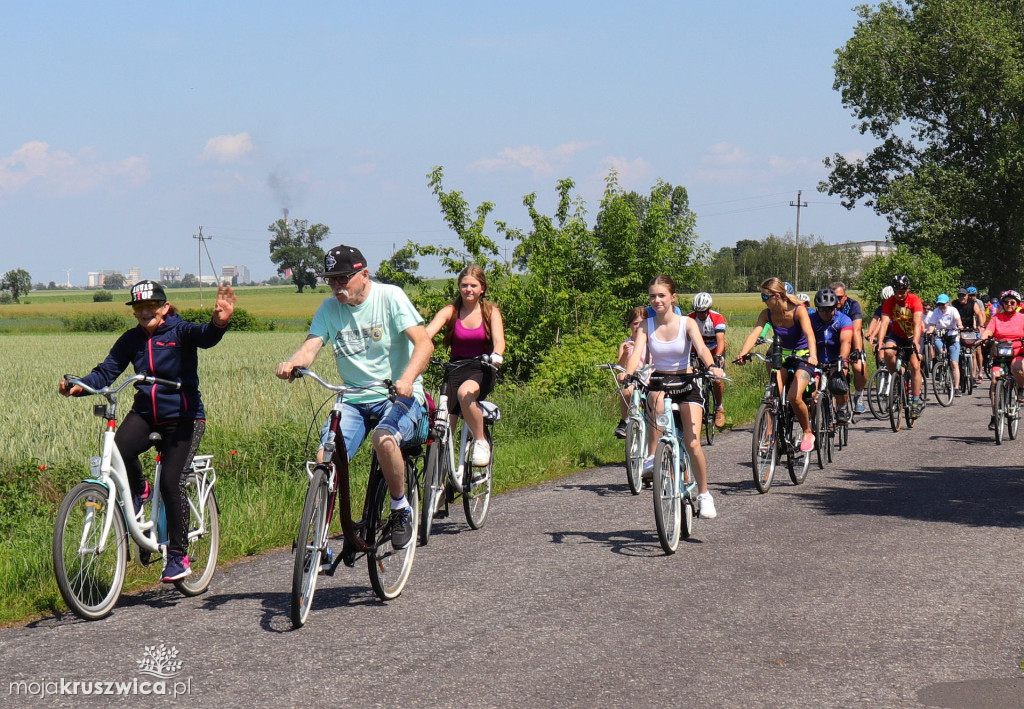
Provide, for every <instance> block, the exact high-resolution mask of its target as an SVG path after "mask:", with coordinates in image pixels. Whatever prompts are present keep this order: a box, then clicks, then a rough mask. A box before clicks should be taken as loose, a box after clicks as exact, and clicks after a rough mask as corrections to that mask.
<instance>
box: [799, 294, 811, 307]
mask: <svg viewBox="0 0 1024 709" xmlns="http://www.w3.org/2000/svg"><path fill="white" fill-rule="evenodd" d="M796 298H797V300H799V301H800V302H801V303H802V304H803V306H804V307H805V308H810V307H811V296H809V295H807V294H806V293H798V294H797V296H796Z"/></svg>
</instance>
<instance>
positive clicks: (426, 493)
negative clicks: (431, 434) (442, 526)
mask: <svg viewBox="0 0 1024 709" xmlns="http://www.w3.org/2000/svg"><path fill="white" fill-rule="evenodd" d="M447 466H448V448H447V443H446V441H445V440H444V439H439V440H436V441H434V442H433V443H431V444H430V451H429V452H428V453H427V464H426V467H425V468H424V469H423V507H422V509H421V510H420V526H419V536H420V546H426V545H427V542H428V541H429V540H430V530H431V528H432V527H433V526H434V515H436V514H437V511H438V509H439V508H440V506H441V500H442V498H443V497H444V481H445V476H446V475H447V471H446V470H445V468H447Z"/></svg>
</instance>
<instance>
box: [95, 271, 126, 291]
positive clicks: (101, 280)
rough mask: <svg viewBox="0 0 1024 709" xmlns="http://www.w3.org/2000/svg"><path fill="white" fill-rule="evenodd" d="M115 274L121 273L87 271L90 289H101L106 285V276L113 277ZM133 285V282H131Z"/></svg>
mask: <svg viewBox="0 0 1024 709" xmlns="http://www.w3.org/2000/svg"><path fill="white" fill-rule="evenodd" d="M115 273H117V274H120V273H121V271H119V270H117V269H108V270H105V271H89V287H90V288H102V287H103V286H104V285H106V281H107V276H113V275H114V274H115ZM132 282H133V283H134V281H132Z"/></svg>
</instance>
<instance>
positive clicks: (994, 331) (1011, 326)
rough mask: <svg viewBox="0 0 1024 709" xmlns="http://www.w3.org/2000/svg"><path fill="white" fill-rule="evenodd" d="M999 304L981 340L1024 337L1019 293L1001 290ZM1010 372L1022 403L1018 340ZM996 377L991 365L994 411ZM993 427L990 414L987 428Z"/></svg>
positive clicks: (1022, 359)
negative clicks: (997, 310)
mask: <svg viewBox="0 0 1024 709" xmlns="http://www.w3.org/2000/svg"><path fill="white" fill-rule="evenodd" d="M999 305H1000V306H1001V307H1002V310H1001V311H1000V312H998V313H996V314H995V315H993V316H992V319H991V320H989V321H988V325H986V326H985V330H984V331H983V332H982V333H981V339H982V341H983V342H984V341H985V340H995V341H996V342H1006V341H1009V340H1016V339H1017V338H1018V337H1024V313H1021V312H1020V311H1019V310H1018V308H1019V307H1020V293H1018V292H1017V291H1015V290H1005V291H1003V292H1002V293H1001V294H1000V295H999ZM1010 372H1011V373H1012V374H1013V378H1014V380H1015V381H1016V382H1017V397H1018V398H1017V401H1018V402H1020V403H1021V404H1024V356H1022V352H1021V343H1020V342H1014V343H1013V360H1011V362H1010ZM998 377H999V371H998V369H996V368H995V367H993V369H992V381H993V384H992V386H991V387H990V388H989V398H990V399H991V400H992V410H993V411H995V383H994V382H995V380H996V379H997V378H998ZM995 427H996V417H995V416H992V419H991V420H990V421H989V422H988V429H989V430H990V431H993V430H995Z"/></svg>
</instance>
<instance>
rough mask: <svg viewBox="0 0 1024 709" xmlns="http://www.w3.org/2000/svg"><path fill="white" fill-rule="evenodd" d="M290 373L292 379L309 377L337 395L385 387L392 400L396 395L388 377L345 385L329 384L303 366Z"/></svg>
mask: <svg viewBox="0 0 1024 709" xmlns="http://www.w3.org/2000/svg"><path fill="white" fill-rule="evenodd" d="M291 375H292V378H293V379H299V378H301V377H309V378H310V379H312V380H313V381H315V382H316V383H317V384H319V385H320V386H322V387H323V388H324V389H329V390H330V391H333V392H335V393H336V394H338V395H344V394H353V393H355V392H359V391H367V390H369V389H387V390H388V398H389V399H391V400H394V398H395V396H396V393H395V385H394V383H393V382H392V381H391V380H390V379H379V380H377V381H374V382H370V383H369V384H363V385H361V386H346V385H344V384H331V383H330V382H328V381H325V380H324V379H323V378H322V377H321V376H320V375H319V374H317V373H316V372H314V371H313V370H312V369H306V368H305V367H294V368H293V369H292V371H291Z"/></svg>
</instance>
